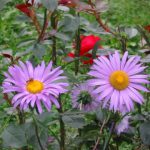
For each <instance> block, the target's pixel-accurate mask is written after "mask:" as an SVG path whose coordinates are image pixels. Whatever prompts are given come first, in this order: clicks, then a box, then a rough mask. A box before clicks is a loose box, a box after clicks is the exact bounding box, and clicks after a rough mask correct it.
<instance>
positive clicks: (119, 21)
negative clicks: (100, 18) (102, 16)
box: [106, 0, 150, 26]
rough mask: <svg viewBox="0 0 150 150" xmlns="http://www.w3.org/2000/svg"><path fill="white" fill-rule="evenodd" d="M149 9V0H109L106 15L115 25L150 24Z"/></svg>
mask: <svg viewBox="0 0 150 150" xmlns="http://www.w3.org/2000/svg"><path fill="white" fill-rule="evenodd" d="M149 10H150V1H149V0H140V1H139V0H109V10H108V12H106V15H107V18H108V19H109V21H110V22H111V23H112V24H113V25H115V26H120V25H126V26H130V25H134V26H136V25H147V24H150V19H149V18H150V14H149Z"/></svg>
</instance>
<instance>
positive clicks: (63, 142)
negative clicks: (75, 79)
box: [58, 98, 66, 150]
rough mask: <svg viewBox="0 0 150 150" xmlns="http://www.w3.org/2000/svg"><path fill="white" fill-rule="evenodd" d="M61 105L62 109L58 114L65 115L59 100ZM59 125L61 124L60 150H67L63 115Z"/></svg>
mask: <svg viewBox="0 0 150 150" xmlns="http://www.w3.org/2000/svg"><path fill="white" fill-rule="evenodd" d="M59 103H60V108H59V109H58V112H59V113H63V109H62V101H61V98H59ZM59 124H60V150H65V149H66V148H65V137H66V133H65V124H64V122H63V120H62V116H61V115H60V119H59Z"/></svg>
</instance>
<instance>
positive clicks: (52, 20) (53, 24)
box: [51, 11, 57, 65]
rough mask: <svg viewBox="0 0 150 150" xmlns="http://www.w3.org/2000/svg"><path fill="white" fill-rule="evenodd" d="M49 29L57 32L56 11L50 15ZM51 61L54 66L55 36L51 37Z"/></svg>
mask: <svg viewBox="0 0 150 150" xmlns="http://www.w3.org/2000/svg"><path fill="white" fill-rule="evenodd" d="M51 27H52V29H53V30H57V11H54V12H53V13H52V14H51ZM52 42H53V44H52V60H53V63H54V65H56V64H57V53H56V44H57V42H56V37H55V36H52Z"/></svg>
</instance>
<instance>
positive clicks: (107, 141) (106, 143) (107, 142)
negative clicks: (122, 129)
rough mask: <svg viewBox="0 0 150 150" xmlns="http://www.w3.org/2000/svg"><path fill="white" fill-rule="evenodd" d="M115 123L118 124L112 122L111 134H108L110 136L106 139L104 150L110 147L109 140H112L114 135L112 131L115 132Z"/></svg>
mask: <svg viewBox="0 0 150 150" xmlns="http://www.w3.org/2000/svg"><path fill="white" fill-rule="evenodd" d="M115 125H116V123H115V122H113V123H112V126H111V129H110V132H109V136H108V138H107V139H106V140H105V143H104V147H103V150H107V149H108V146H109V142H110V139H111V137H112V133H113V131H114V129H115Z"/></svg>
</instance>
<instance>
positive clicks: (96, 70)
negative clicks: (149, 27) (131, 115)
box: [88, 51, 149, 113]
mask: <svg viewBox="0 0 150 150" xmlns="http://www.w3.org/2000/svg"><path fill="white" fill-rule="evenodd" d="M139 61H140V57H139V56H132V57H130V58H128V52H125V54H124V55H123V57H122V59H120V55H119V53H118V52H117V51H116V52H115V54H113V55H110V56H109V58H107V57H105V56H101V57H99V58H98V59H96V60H94V62H95V64H94V65H93V66H92V67H91V71H90V72H89V73H88V74H89V75H91V76H93V77H94V79H91V80H90V81H89V84H90V86H93V87H94V88H95V91H94V93H95V94H99V99H100V100H102V101H103V107H106V106H107V107H109V109H110V110H113V111H114V112H116V111H120V112H122V113H125V112H130V111H131V110H133V109H134V102H136V103H139V104H142V103H143V101H144V98H143V96H142V95H141V94H140V92H139V90H140V91H145V92H148V90H147V89H146V88H145V87H144V86H143V85H142V84H147V83H149V81H148V80H147V78H148V76H147V75H145V74H144V73H143V71H144V69H145V68H146V67H144V66H142V64H141V63H139Z"/></svg>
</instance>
